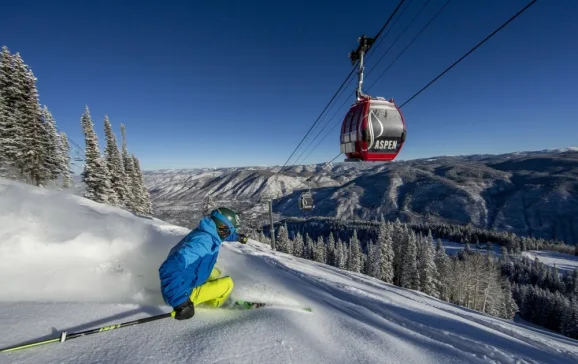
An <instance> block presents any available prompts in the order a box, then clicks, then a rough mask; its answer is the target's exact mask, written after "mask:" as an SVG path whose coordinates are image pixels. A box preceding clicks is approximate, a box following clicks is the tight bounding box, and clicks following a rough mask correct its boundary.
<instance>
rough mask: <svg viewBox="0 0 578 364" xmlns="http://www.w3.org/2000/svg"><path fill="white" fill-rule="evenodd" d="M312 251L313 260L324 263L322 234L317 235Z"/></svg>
mask: <svg viewBox="0 0 578 364" xmlns="http://www.w3.org/2000/svg"><path fill="white" fill-rule="evenodd" d="M313 251H314V253H313V254H314V255H313V260H315V261H316V262H319V263H325V241H323V236H321V235H319V236H318V237H317V241H316V242H315V248H314V250H313Z"/></svg>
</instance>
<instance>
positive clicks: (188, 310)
mask: <svg viewBox="0 0 578 364" xmlns="http://www.w3.org/2000/svg"><path fill="white" fill-rule="evenodd" d="M174 309H175V314H174V315H173V316H174V318H175V319H177V320H188V319H190V318H191V317H193V316H195V305H193V302H191V300H190V299H188V300H186V301H185V302H183V303H181V304H180V305H178V306H177V307H175V308H174Z"/></svg>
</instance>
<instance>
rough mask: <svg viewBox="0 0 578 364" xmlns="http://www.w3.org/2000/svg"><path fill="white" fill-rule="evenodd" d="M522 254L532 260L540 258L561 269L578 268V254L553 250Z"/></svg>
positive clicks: (531, 251)
mask: <svg viewBox="0 0 578 364" xmlns="http://www.w3.org/2000/svg"><path fill="white" fill-rule="evenodd" d="M522 255H523V256H525V257H528V258H530V259H532V260H534V259H536V258H538V260H539V261H540V262H542V263H544V264H546V265H549V266H551V267H556V268H558V269H559V270H561V271H573V270H574V269H578V257H577V256H572V255H568V254H561V253H557V252H551V251H536V250H530V251H527V252H522Z"/></svg>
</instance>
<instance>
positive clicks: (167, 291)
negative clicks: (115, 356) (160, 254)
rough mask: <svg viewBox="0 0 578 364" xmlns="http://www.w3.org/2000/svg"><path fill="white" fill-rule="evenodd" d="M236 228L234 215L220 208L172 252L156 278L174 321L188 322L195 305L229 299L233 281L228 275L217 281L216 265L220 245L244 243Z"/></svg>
mask: <svg viewBox="0 0 578 364" xmlns="http://www.w3.org/2000/svg"><path fill="white" fill-rule="evenodd" d="M238 227H239V217H238V216H237V213H236V212H235V211H233V210H231V209H229V208H225V207H220V208H218V209H215V210H213V211H212V212H211V214H210V215H209V216H207V217H204V218H202V219H201V221H200V222H199V225H198V226H197V227H196V228H195V229H193V230H192V231H191V232H189V233H188V234H187V236H185V237H184V238H183V239H182V240H181V241H180V242H179V243H178V244H177V245H175V246H174V247H173V248H172V249H171V251H170V252H169V254H168V256H167V258H166V259H165V261H164V262H163V264H162V265H161V266H160V268H159V276H160V281H161V292H162V296H163V299H164V301H165V302H166V303H167V304H168V305H170V306H172V307H173V309H174V318H175V319H177V320H186V319H190V318H191V317H193V316H194V314H195V305H198V304H200V303H204V304H206V305H208V306H210V307H219V306H221V305H222V304H223V303H224V302H225V300H226V299H227V298H228V297H229V294H230V293H231V291H232V290H233V280H232V279H231V277H229V276H225V277H221V278H219V276H220V275H221V272H220V271H219V270H218V269H217V268H215V263H216V261H217V256H218V255H219V248H220V246H221V243H222V242H224V241H229V242H231V241H239V242H240V243H242V244H245V243H247V240H248V239H247V237H246V236H245V235H244V234H238V233H237V228H238Z"/></svg>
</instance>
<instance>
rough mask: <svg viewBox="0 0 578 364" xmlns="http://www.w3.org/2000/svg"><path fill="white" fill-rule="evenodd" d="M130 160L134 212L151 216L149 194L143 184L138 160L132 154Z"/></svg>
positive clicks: (151, 209)
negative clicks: (134, 204)
mask: <svg viewBox="0 0 578 364" xmlns="http://www.w3.org/2000/svg"><path fill="white" fill-rule="evenodd" d="M132 161H133V170H134V176H133V196H134V199H135V203H136V204H137V211H136V212H138V213H140V214H141V215H144V216H152V214H153V207H152V203H151V196H150V194H149V191H148V190H147V188H146V185H145V181H144V176H143V174H142V170H141V168H140V162H139V160H138V158H137V157H136V156H135V155H134V154H133V155H132Z"/></svg>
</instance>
